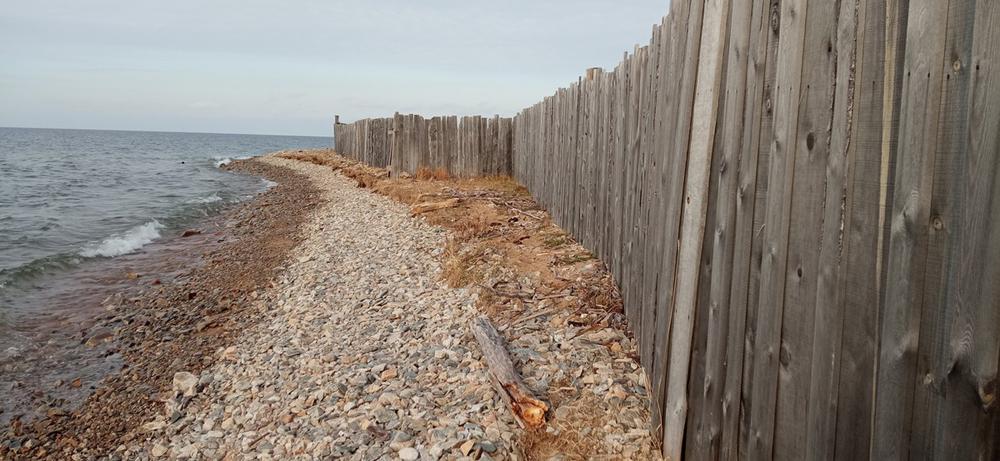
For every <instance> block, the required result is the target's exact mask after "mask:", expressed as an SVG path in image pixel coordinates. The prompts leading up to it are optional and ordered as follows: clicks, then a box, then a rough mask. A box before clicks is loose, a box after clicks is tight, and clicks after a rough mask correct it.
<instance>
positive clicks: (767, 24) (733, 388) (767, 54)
mask: <svg viewBox="0 0 1000 461" xmlns="http://www.w3.org/2000/svg"><path fill="white" fill-rule="evenodd" d="M778 24H779V19H778V3H777V0H772V1H770V2H757V3H755V4H754V9H753V12H752V19H751V28H750V34H751V35H750V48H749V56H748V59H749V62H748V66H747V71H746V82H747V85H746V87H747V94H746V103H745V109H744V114H745V115H744V117H745V122H744V131H743V135H742V139H741V144H740V146H741V148H740V159H739V164H738V165H739V166H738V176H739V177H738V183H739V186H738V190H737V191H736V197H735V205H736V210H735V222H734V224H733V233H734V234H735V235H734V238H733V244H732V245H733V256H732V263H731V264H732V267H733V269H732V281H731V287H730V295H729V304H730V307H729V310H730V315H729V323H730V325H729V340H728V345H727V351H726V357H727V366H726V376H725V384H724V386H725V391H724V394H723V397H722V399H723V400H722V403H721V411H722V419H723V422H722V441H721V447H720V450H719V453H720V456H721V457H722V458H724V459H737V458H741V457H745V455H746V435H747V428H748V425H749V416H750V412H749V410H750V406H749V404H750V396H751V390H752V387H751V384H752V383H751V382H750V380H749V379H748V378H747V379H744V377H745V376H746V374H747V373H748V372H750V371H752V357H753V355H752V351H753V333H752V332H753V330H754V326H755V319H756V317H755V312H756V305H757V301H758V299H759V292H758V291H757V290H758V287H759V284H758V283H757V281H758V279H759V267H760V255H761V245H760V242H761V240H760V239H761V237H762V235H761V233H760V232H759V231H758V229H760V228H761V226H763V215H764V209H765V206H764V205H765V203H766V198H767V171H768V158H769V156H768V149H769V145H770V141H771V135H772V121H773V114H774V112H773V110H771V108H772V106H773V104H772V96H773V94H772V91H773V88H774V81H775V76H776V59H777V44H778V40H777V38H778V36H777V33H778ZM713 289H714V286H713Z"/></svg>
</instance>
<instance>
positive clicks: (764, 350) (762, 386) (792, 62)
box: [748, 0, 808, 460]
mask: <svg viewBox="0 0 1000 461" xmlns="http://www.w3.org/2000/svg"><path fill="white" fill-rule="evenodd" d="M806 7H807V2H806V1H805V0H792V1H788V2H783V3H781V12H780V15H781V24H780V26H779V27H780V32H779V40H778V62H777V66H778V73H777V79H776V82H775V101H776V102H775V118H774V130H773V131H774V135H773V141H772V144H771V151H770V165H769V172H768V175H769V178H768V185H769V190H768V203H767V209H766V212H765V213H766V214H765V221H764V225H763V233H764V243H763V245H764V248H763V255H762V262H761V270H760V274H761V278H760V286H761V287H760V304H759V306H760V312H759V314H758V316H757V328H756V343H755V344H754V369H753V393H752V402H751V405H752V406H753V413H752V414H751V419H750V427H751V431H752V433H751V434H750V437H749V447H748V450H749V452H748V457H749V458H750V459H762V460H763V459H772V458H773V456H774V422H775V416H776V399H777V395H778V373H779V355H782V354H781V352H782V349H781V346H782V345H781V333H782V313H783V312H782V311H783V307H784V306H783V301H784V298H785V282H786V280H787V277H786V274H787V272H786V268H787V267H788V264H787V263H788V260H787V257H788V251H787V250H788V239H789V225H790V217H791V213H790V209H791V206H792V196H793V190H792V187H793V181H794V179H793V178H794V173H795V160H796V155H795V154H796V147H797V146H796V141H797V140H798V127H799V123H798V118H799V103H800V89H801V78H802V62H803V51H804V49H803V43H804V41H805V37H806V27H805V26H806V16H807V14H808V12H807V11H806ZM785 358H786V357H785ZM785 358H783V359H785Z"/></svg>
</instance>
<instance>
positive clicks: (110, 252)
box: [80, 219, 163, 258]
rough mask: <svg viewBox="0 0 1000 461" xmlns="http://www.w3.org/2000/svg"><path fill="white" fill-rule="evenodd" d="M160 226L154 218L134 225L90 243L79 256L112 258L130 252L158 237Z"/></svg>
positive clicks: (161, 225)
mask: <svg viewBox="0 0 1000 461" xmlns="http://www.w3.org/2000/svg"><path fill="white" fill-rule="evenodd" d="M162 228H163V224H160V222H159V221H157V220H155V219H154V220H152V221H150V222H148V223H146V224H142V225H139V226H135V227H133V228H131V229H129V230H128V231H127V232H125V233H123V234H120V235H114V236H111V237H108V238H106V239H104V241H102V242H101V243H99V244H96V245H90V246H88V247H86V248H84V249H83V250H82V251H80V256H83V257H86V258H94V257H97V256H103V257H105V258H113V257H115V256H121V255H124V254H128V253H132V252H133V251H135V250H138V249H139V248H142V247H144V246H146V245H149V244H150V243H153V240H156V239H158V238H160V229H162Z"/></svg>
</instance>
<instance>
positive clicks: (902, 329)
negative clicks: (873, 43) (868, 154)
mask: <svg viewBox="0 0 1000 461" xmlns="http://www.w3.org/2000/svg"><path fill="white" fill-rule="evenodd" d="M948 3H949V2H948V1H943V2H935V1H916V2H910V9H909V20H908V24H907V43H906V52H905V54H906V56H905V64H904V68H903V69H902V71H901V72H902V75H903V77H902V82H903V87H902V95H903V96H902V101H901V108H900V117H901V119H900V122H899V123H900V128H899V143H900V144H899V155H900V158H899V165H898V167H897V168H896V179H895V192H894V196H893V198H892V204H893V205H892V210H891V215H890V218H889V221H890V222H891V225H892V233H891V235H890V242H889V254H888V259H887V261H886V264H887V275H886V285H885V287H886V293H885V308H884V312H885V314H884V315H885V321H884V322H883V325H882V333H881V349H880V353H879V369H878V377H877V389H876V402H875V405H876V406H875V412H876V413H875V427H874V436H873V442H874V444H873V450H872V455H873V456H874V457H876V458H882V459H885V458H907V457H909V443H910V437H911V417H912V403H913V386H912V383H913V379H914V377H915V376H916V373H917V369H916V356H917V348H918V345H919V342H920V339H919V334H920V323H921V318H920V317H921V306H922V305H923V299H922V298H923V293H922V290H921V289H920V287H922V286H923V283H924V264H925V261H926V256H927V237H928V232H927V225H928V222H929V219H930V218H929V215H930V199H931V189H930V188H931V181H932V177H933V167H934V156H935V153H936V152H935V150H936V145H937V135H938V133H937V126H938V122H939V111H938V109H939V101H940V98H941V89H942V85H941V83H942V80H943V76H942V74H941V69H942V66H941V64H942V63H943V62H944V47H943V46H941V44H942V43H943V39H944V34H945V28H946V24H947V22H946V21H941V20H940V18H946V17H947V12H948Z"/></svg>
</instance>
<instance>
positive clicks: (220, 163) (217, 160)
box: [213, 156, 253, 168]
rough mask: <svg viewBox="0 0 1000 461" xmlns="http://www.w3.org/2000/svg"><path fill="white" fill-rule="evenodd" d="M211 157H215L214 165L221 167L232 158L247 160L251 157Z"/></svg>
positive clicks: (227, 163) (230, 161)
mask: <svg viewBox="0 0 1000 461" xmlns="http://www.w3.org/2000/svg"><path fill="white" fill-rule="evenodd" d="M213 158H214V159H215V167H216V168H222V167H223V166H226V165H229V164H230V163H232V161H233V160H247V159H251V158H253V157H250V156H246V157H236V158H230V157H213Z"/></svg>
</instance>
